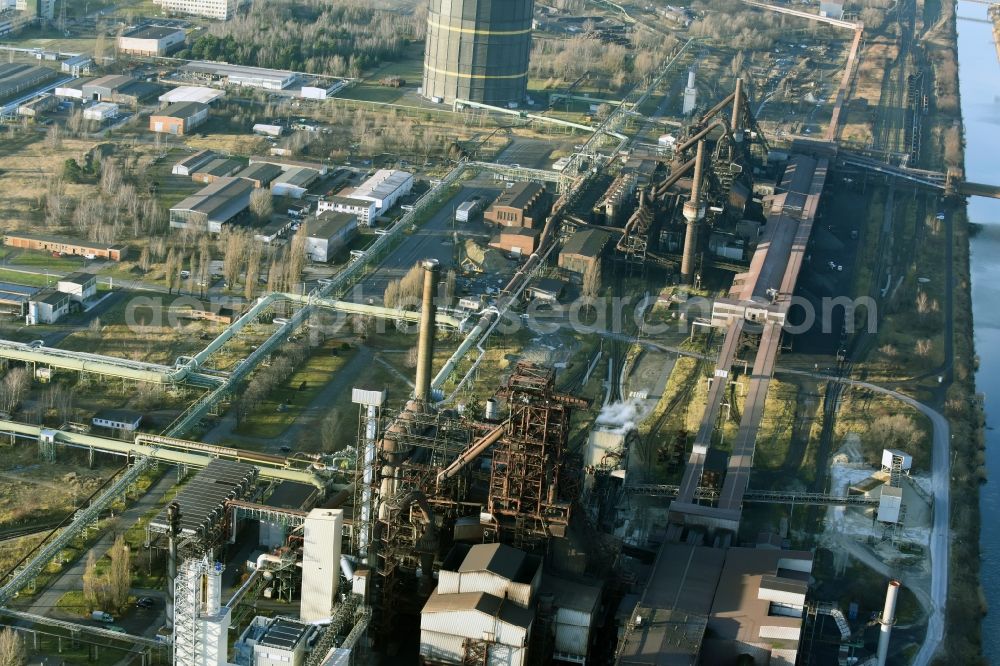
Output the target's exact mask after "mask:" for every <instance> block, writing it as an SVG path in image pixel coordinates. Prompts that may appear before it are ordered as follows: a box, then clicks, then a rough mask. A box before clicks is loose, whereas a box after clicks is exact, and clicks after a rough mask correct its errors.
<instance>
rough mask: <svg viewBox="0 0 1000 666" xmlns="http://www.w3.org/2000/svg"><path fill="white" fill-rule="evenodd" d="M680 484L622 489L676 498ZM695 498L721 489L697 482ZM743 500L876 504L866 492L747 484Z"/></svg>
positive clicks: (708, 498) (714, 496) (711, 496)
mask: <svg viewBox="0 0 1000 666" xmlns="http://www.w3.org/2000/svg"><path fill="white" fill-rule="evenodd" d="M680 491H681V487H680V486H679V485H670V484H657V483H637V484H633V485H626V486H625V492H626V493H628V494H630V495H645V496H649V497H667V498H675V497H677V496H678V495H679V494H680ZM694 497H695V499H699V500H706V501H717V500H719V499H720V498H721V497H722V491H720V490H719V489H717V488H709V487H705V486H699V487H698V488H697V489H696V490H695V492H694ZM743 501H744V502H758V503H762V504H793V505H795V504H801V505H812V506H878V503H879V499H878V498H877V497H871V496H868V495H833V494H829V493H808V492H799V491H796V490H754V489H752V488H748V489H747V491H746V492H745V493H744V494H743Z"/></svg>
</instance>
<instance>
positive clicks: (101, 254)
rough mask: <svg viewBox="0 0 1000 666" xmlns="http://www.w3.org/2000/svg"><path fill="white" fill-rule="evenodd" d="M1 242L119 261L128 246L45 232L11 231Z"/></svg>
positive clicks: (14, 245)
mask: <svg viewBox="0 0 1000 666" xmlns="http://www.w3.org/2000/svg"><path fill="white" fill-rule="evenodd" d="M3 242H4V245H6V246H8V247H18V248H21V249H22V250H39V251H42V252H61V253H62V254H72V255H76V256H81V257H86V258H88V259H91V258H93V259H110V260H111V261H121V260H122V259H124V258H125V257H126V256H127V255H128V247H127V246H125V245H121V244H118V243H97V242H95V241H78V240H76V239H72V238H67V237H65V236H50V235H46V234H26V233H14V232H11V233H8V234H6V235H5V236H4V238H3Z"/></svg>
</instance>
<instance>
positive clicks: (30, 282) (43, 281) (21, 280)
mask: <svg viewBox="0 0 1000 666" xmlns="http://www.w3.org/2000/svg"><path fill="white" fill-rule="evenodd" d="M56 277H58V276H57V275H55V274H52V275H39V274H37V273H22V272H20V271H12V270H7V269H6V268H0V282H13V283H14V284H23V285H26V286H29V287H46V286H49V285H54V284H55V283H56Z"/></svg>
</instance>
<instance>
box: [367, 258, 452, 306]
mask: <svg viewBox="0 0 1000 666" xmlns="http://www.w3.org/2000/svg"><path fill="white" fill-rule="evenodd" d="M456 279H457V278H456V275H455V271H448V272H446V273H445V275H444V281H443V282H442V283H441V284H440V285H438V293H437V296H438V298H441V299H443V300H444V301H446V302H450V301H451V299H453V298H454V297H455V282H456ZM423 292H424V268H423V266H421V265H420V263H419V262H418V263H416V264H414V265H413V266H412V267H411V268H410V270H408V271H406V274H405V275H403V277H401V278H400V279H398V280H392V281H390V282H389V284H388V285H386V288H385V292H384V293H383V295H382V302H383V303H384V304H385V306H386V307H387V308H396V307H407V306H409V307H418V306H419V303H420V300H421V297H422V296H423Z"/></svg>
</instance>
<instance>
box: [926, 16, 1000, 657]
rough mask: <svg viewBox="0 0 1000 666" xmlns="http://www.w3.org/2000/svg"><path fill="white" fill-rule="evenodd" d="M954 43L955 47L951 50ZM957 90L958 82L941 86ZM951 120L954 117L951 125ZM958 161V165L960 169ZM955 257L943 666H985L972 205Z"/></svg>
mask: <svg viewBox="0 0 1000 666" xmlns="http://www.w3.org/2000/svg"><path fill="white" fill-rule="evenodd" d="M941 11H942V19H945V20H946V25H945V26H944V31H943V33H944V35H946V36H947V37H946V39H945V40H944V41H945V44H943V46H944V48H942V49H939V50H938V52H937V53H936V54H933V55H932V56H931V62H932V63H934V70H935V74H936V77H935V81H936V82H938V81H940V79H939V78H938V76H937V75H940V74H945V75H947V74H950V73H951V72H954V73H956V75H958V76H960V73H959V66H960V63H959V41H958V40H959V39H960V37H959V33H958V20H957V7H956V5H954V4H951V3H942V8H941ZM948 42H950V43H948ZM998 55H1000V54H998ZM941 83H946V84H947V83H952V82H941ZM952 85H954V88H955V94H956V96H957V101H958V104H956V105H955V107H956V108H954V110H952V109H950V108H949V109H947V110H940V111H943V112H944V116H945V118H943V120H944V123H945V125H947V124H948V122H949V120H950V122H951V126H953V127H957V128H958V131H959V133H960V134H959V135H960V136H961V137H962V140H961V141H960V142H959V145H958V146H953V145H948V137H947V136H944V137H943V138H944V139H945V143H944V145H943V146H942V148H943V156H944V161H945V165H944V166H946V167H947V168H955V167H958V168H961V169H962V171H963V173H968V170H967V169H966V150H965V148H966V135H965V130H966V128H965V123H964V119H963V109H962V101H963V100H962V94H961V90H960V87H959V79H958V78H956V80H955V81H954V82H953V83H952ZM948 116H951V118H950V119H949V118H948ZM956 161H957V164H956ZM950 227H951V229H950V231H951V236H952V250H953V280H952V284H951V285H950V286H951V289H952V292H953V294H954V298H953V306H952V312H951V326H952V335H953V351H952V358H951V363H952V365H951V368H950V369H949V371H948V372H947V375H949V377H948V379H950V380H951V381H950V385H949V386H948V388H947V392H946V394H945V396H944V411H945V414H946V416H947V417H948V419H949V421H950V423H951V429H952V442H951V449H952V450H951V454H952V459H953V460H955V461H962V462H961V463H960V464H955V465H953V466H952V480H951V486H952V487H951V490H952V493H951V496H952V513H951V537H952V538H951V549H950V558H949V559H950V562H951V567H950V580H949V581H948V612H947V617H946V626H945V648H944V650H943V651H942V653H941V654H944V655H947V656H946V657H941V658H939V659H938V660H937V663H941V664H977V663H986V662H985V660H984V654H983V644H982V633H981V624H982V620H983V616H984V615H985V613H986V598H985V594H984V591H983V587H982V584H981V577H980V574H981V567H980V547H979V533H980V528H981V520H980V505H979V492H980V486H981V485H982V483H983V482H985V480H986V451H985V443H986V439H985V429H984V426H985V423H984V418H983V412H982V409H981V405H980V401H979V400H977V398H976V376H975V373H976V370H977V366H978V359H977V356H976V352H975V339H974V328H973V304H972V275H971V252H972V248H971V244H970V231H971V229H972V227H971V225H970V220H969V207H968V204H967V202H966V201H960V202H957V203H956V204H955V209H954V212H953V215H952V216H951V220H950Z"/></svg>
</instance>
